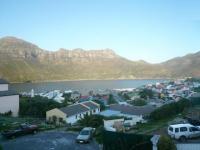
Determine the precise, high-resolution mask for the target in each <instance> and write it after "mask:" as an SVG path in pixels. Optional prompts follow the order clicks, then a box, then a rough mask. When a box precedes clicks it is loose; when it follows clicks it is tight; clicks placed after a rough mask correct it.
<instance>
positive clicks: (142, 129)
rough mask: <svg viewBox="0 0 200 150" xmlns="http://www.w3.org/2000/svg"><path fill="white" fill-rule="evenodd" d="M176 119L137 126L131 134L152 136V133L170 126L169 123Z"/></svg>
mask: <svg viewBox="0 0 200 150" xmlns="http://www.w3.org/2000/svg"><path fill="white" fill-rule="evenodd" d="M174 118H175V117H171V118H168V119H162V120H159V121H149V122H148V123H143V124H137V125H136V128H135V129H134V130H132V131H130V132H134V133H138V134H152V132H154V131H156V130H159V129H162V128H164V127H167V126H168V122H170V121H172V120H174Z"/></svg>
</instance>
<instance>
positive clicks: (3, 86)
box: [0, 84, 8, 91]
mask: <svg viewBox="0 0 200 150" xmlns="http://www.w3.org/2000/svg"><path fill="white" fill-rule="evenodd" d="M0 91H8V84H0Z"/></svg>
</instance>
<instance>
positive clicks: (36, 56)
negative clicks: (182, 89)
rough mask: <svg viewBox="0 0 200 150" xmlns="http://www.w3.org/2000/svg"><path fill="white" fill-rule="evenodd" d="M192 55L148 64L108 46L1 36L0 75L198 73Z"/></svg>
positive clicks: (162, 75) (20, 79)
mask: <svg viewBox="0 0 200 150" xmlns="http://www.w3.org/2000/svg"><path fill="white" fill-rule="evenodd" d="M193 55H194V56H193ZM193 55H188V56H185V57H186V58H185V57H183V58H176V59H173V60H169V61H167V62H164V63H161V64H149V63H147V62H145V61H130V60H127V59H125V58H123V57H121V56H119V55H117V54H116V53H115V52H114V51H113V50H110V49H103V50H83V49H74V50H67V49H59V50H57V51H47V50H43V49H41V48H39V47H38V46H36V45H34V44H32V43H29V42H27V41H24V40H22V39H18V38H15V37H4V38H1V39H0V77H3V78H5V79H7V80H9V81H11V82H25V81H48V80H80V79H136V78H166V77H178V76H188V75H193V76H196V75H197V76H200V68H198V65H199V64H200V60H199V59H198V58H199V53H197V54H193ZM194 59H195V60H194ZM186 60H187V62H188V63H186V62H185V61H186ZM193 66H195V68H193ZM187 67H188V68H187ZM186 70H187V71H186ZM185 71H186V72H185ZM183 73H184V74H183Z"/></svg>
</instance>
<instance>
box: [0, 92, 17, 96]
mask: <svg viewBox="0 0 200 150" xmlns="http://www.w3.org/2000/svg"><path fill="white" fill-rule="evenodd" d="M11 95H19V94H18V93H17V92H15V91H11V90H9V91H0V97H2V96H11Z"/></svg>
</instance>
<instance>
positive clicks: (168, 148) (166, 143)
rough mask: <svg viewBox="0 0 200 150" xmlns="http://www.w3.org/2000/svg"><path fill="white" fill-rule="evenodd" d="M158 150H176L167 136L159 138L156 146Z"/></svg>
mask: <svg viewBox="0 0 200 150" xmlns="http://www.w3.org/2000/svg"><path fill="white" fill-rule="evenodd" d="M157 147H158V150H176V149H177V148H176V145H175V144H174V142H173V141H172V140H171V139H170V138H169V137H167V136H161V137H160V139H159V141H158V144H157Z"/></svg>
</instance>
